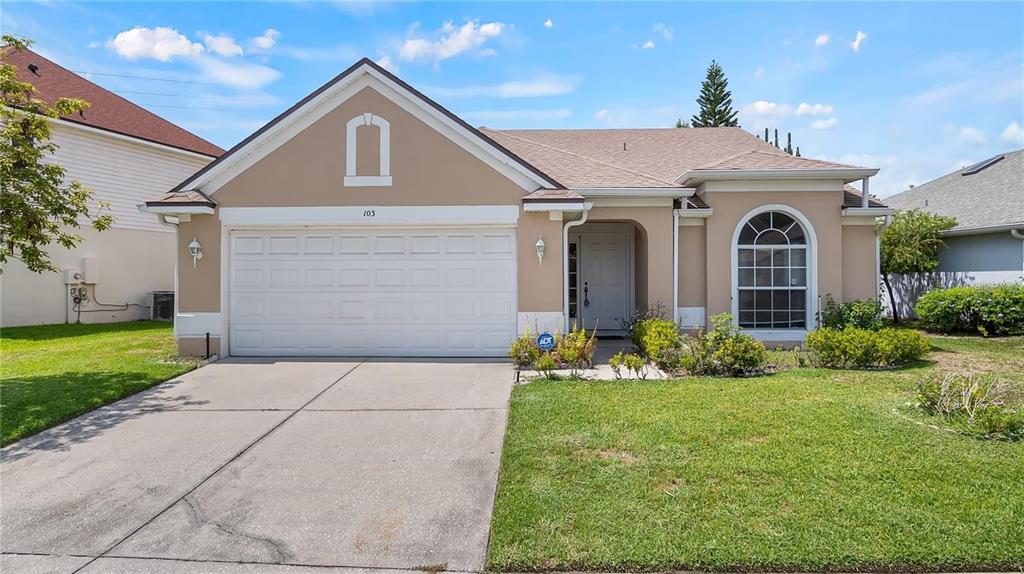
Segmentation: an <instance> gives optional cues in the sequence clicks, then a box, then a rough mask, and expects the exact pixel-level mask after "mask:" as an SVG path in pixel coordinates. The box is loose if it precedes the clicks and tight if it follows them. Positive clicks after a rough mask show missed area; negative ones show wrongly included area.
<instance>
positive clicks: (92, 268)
mask: <svg viewBox="0 0 1024 574" xmlns="http://www.w3.org/2000/svg"><path fill="white" fill-rule="evenodd" d="M99 282H100V260H99V259H97V258H96V257H94V256H91V257H83V258H82V283H89V284H91V285H95V284H97V283H99Z"/></svg>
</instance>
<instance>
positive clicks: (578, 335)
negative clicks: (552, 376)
mask: <svg viewBox="0 0 1024 574" xmlns="http://www.w3.org/2000/svg"><path fill="white" fill-rule="evenodd" d="M596 349H597V330H596V329H595V330H594V332H593V333H587V331H586V330H585V329H578V328H576V327H575V326H574V327H573V328H572V330H571V331H569V332H568V333H566V334H565V335H562V336H561V337H558V338H557V340H556V341H555V354H556V355H557V356H558V361H559V362H560V363H562V364H564V365H565V366H567V367H569V369H570V370H571V371H572V372H571V373H570V376H578V375H579V371H581V370H583V369H586V368H589V367H591V366H593V364H594V351H595V350H596Z"/></svg>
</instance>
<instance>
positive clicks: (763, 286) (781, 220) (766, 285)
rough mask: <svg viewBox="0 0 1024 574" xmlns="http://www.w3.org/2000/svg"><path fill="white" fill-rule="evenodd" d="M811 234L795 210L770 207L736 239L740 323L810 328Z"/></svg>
mask: <svg viewBox="0 0 1024 574" xmlns="http://www.w3.org/2000/svg"><path fill="white" fill-rule="evenodd" d="M807 251H808V237H807V231H806V230H805V229H804V227H803V226H802V225H801V224H800V222H799V221H797V220H796V219H795V218H794V217H793V216H791V215H789V214H787V213H783V212H781V211H765V212H762V213H758V214H757V215H754V216H753V217H751V218H750V219H748V220H747V221H746V222H744V223H743V225H742V227H741V228H740V230H739V237H738V240H737V242H736V279H737V280H736V287H737V293H736V297H737V299H738V304H737V306H736V311H737V313H738V316H737V323H738V325H739V326H740V327H743V328H746V329H806V328H807V324H808V316H807V314H808V307H809V305H808V303H809V301H808V299H809V293H808V287H807V285H808V261H809V260H810V257H809V256H808V253H807Z"/></svg>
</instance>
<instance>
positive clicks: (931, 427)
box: [489, 337, 1024, 571]
mask: <svg viewBox="0 0 1024 574" xmlns="http://www.w3.org/2000/svg"><path fill="white" fill-rule="evenodd" d="M933 345H934V347H933V353H932V354H931V361H929V363H927V364H922V365H919V366H917V367H914V368H907V369H903V370H898V371H884V372H858V371H829V370H817V369H809V368H808V369H795V370H790V371H786V372H782V373H778V374H775V375H772V376H767V377H758V378H748V379H712V378H684V379H680V380H676V381H670V382H659V381H646V382H616V381H608V382H597V383H593V382H591V383H587V382H536V383H531V384H527V385H522V386H517V387H516V388H515V389H514V391H513V394H512V403H511V412H510V420H509V429H508V434H507V435H506V439H505V449H504V454H503V460H502V468H501V477H500V481H499V487H498V496H497V502H496V505H495V509H494V521H493V526H492V528H493V532H492V536H491V545H490V554H489V569H491V570H496V571H510V570H606V571H624V570H672V569H680V570H686V569H706V570H743V569H748V570H755V569H756V570H766V569H767V570H804V571H806V570H818V571H823V570H847V571H856V570H869V569H870V570H889V571H891V570H896V571H907V570H925V569H945V570H957V569H992V570H1020V569H1021V568H1022V567H1024V443H1021V442H1017V443H1011V442H998V441H982V440H977V439H974V438H970V437H967V436H964V435H962V434H957V433H954V432H951V431H950V430H949V429H946V428H941V427H937V426H936V425H935V423H936V421H935V419H931V418H930V417H927V416H925V415H923V414H921V413H919V412H918V411H917V410H916V409H914V408H911V407H908V406H907V405H906V403H907V402H908V401H910V400H912V398H913V395H914V386H915V382H916V381H917V380H918V379H919V378H921V377H922V376H924V375H926V374H928V373H930V372H932V371H935V370H937V369H940V368H945V369H951V368H957V369H963V368H965V367H966V366H967V365H974V366H975V368H978V369H982V370H987V371H993V372H999V373H1002V374H1003V375H1005V376H1008V377H1011V378H1013V379H1015V380H1016V381H1018V382H1022V383H1024V339H1022V338H1015V339H1002V340H986V339H980V338H955V337H936V338H934V339H933Z"/></svg>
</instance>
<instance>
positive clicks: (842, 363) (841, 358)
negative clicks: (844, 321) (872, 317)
mask: <svg viewBox="0 0 1024 574" xmlns="http://www.w3.org/2000/svg"><path fill="white" fill-rule="evenodd" d="M807 347H808V348H809V349H810V350H811V360H812V362H813V363H814V364H815V365H817V366H819V367H827V368H832V369H870V368H879V367H898V366H902V365H906V364H908V363H911V362H913V361H916V360H918V359H920V358H922V357H924V356H925V355H926V354H927V353H928V350H929V348H930V344H929V343H928V339H927V338H925V336H924V335H922V334H920V333H918V332H917V331H911V330H908V329H895V328H892V327H889V328H885V329H880V330H878V331H870V330H868V329H860V328H857V327H847V328H845V329H841V330H840V329H827V328H822V329H818V330H816V331H814V332H812V333H810V334H809V335H807Z"/></svg>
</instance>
